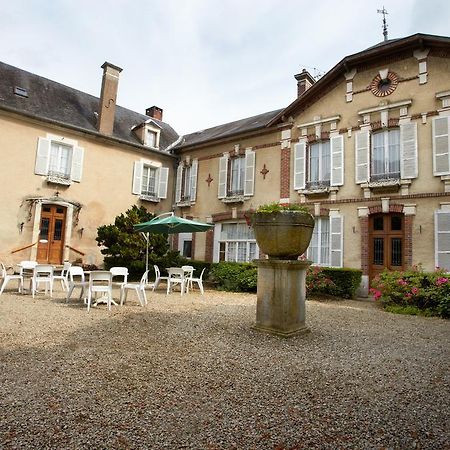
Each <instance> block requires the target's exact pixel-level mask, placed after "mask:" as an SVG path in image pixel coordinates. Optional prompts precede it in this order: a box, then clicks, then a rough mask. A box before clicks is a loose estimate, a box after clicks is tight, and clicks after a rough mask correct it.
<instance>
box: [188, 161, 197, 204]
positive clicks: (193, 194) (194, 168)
mask: <svg viewBox="0 0 450 450" xmlns="http://www.w3.org/2000/svg"><path fill="white" fill-rule="evenodd" d="M197 173H198V159H193V160H192V165H191V179H190V183H191V202H195V199H196V198H197Z"/></svg>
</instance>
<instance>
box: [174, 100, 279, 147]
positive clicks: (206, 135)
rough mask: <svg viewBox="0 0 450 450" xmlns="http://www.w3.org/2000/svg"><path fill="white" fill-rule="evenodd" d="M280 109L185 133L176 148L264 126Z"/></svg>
mask: <svg viewBox="0 0 450 450" xmlns="http://www.w3.org/2000/svg"><path fill="white" fill-rule="evenodd" d="M280 111H282V109H277V110H275V111H270V112H266V113H263V114H258V115H257V116H252V117H247V118H245V119H240V120H236V121H234V122H229V123H225V124H222V125H218V126H216V127H212V128H207V129H205V130H201V131H197V132H195V133H190V134H187V135H185V136H183V139H182V141H181V144H180V145H179V146H178V148H182V147H187V146H190V145H196V144H200V143H202V142H207V141H214V140H217V139H223V138H227V137H232V136H233V135H235V134H241V133H245V132H248V131H255V130H257V129H259V128H264V127H265V126H266V125H267V124H268V123H269V122H270V120H272V119H273V118H274V117H275V116H276V115H277V114H278V113H279V112H280Z"/></svg>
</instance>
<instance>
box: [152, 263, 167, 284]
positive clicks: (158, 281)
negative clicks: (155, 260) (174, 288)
mask: <svg viewBox="0 0 450 450" xmlns="http://www.w3.org/2000/svg"><path fill="white" fill-rule="evenodd" d="M153 268H154V269H155V283H154V285H153V290H155V289H156V288H157V287H158V285H159V283H160V282H161V281H165V282H166V283H168V280H169V277H162V276H161V272H160V271H159V267H158V266H157V265H156V264H155V265H154V266H153Z"/></svg>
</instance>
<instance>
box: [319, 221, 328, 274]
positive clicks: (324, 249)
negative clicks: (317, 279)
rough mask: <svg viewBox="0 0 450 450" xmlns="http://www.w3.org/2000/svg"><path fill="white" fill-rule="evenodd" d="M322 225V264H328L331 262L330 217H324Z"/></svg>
mask: <svg viewBox="0 0 450 450" xmlns="http://www.w3.org/2000/svg"><path fill="white" fill-rule="evenodd" d="M320 225H321V233H320V264H321V265H323V266H327V265H329V264H330V219H329V218H328V217H322V218H321V219H320Z"/></svg>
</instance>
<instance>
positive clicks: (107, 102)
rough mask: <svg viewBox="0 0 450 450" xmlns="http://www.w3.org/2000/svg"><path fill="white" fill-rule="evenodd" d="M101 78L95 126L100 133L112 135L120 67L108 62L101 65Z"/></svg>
mask: <svg viewBox="0 0 450 450" xmlns="http://www.w3.org/2000/svg"><path fill="white" fill-rule="evenodd" d="M102 69H103V79H102V91H101V94H100V105H99V112H98V122H97V128H98V131H99V132H100V133H103V134H107V135H112V133H113V129H114V116H115V112H116V98H117V87H118V85H119V74H120V72H122V69H121V68H120V67H117V66H114V65H113V64H110V63H108V62H105V63H104V64H103V65H102Z"/></svg>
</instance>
